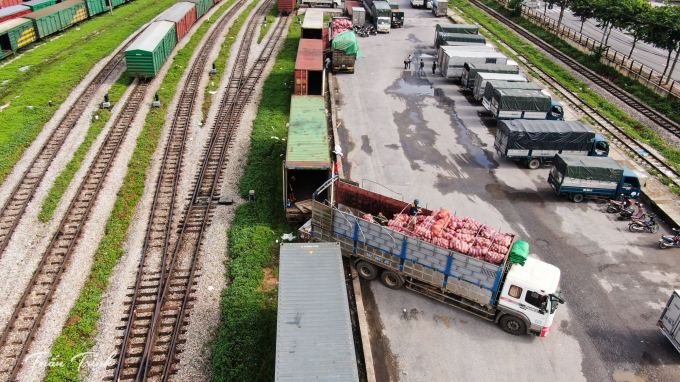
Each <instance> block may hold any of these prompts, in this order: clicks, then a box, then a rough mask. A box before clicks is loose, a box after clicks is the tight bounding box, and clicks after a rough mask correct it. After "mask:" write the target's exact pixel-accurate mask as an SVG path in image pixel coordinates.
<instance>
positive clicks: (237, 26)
mask: <svg viewBox="0 0 680 382" xmlns="http://www.w3.org/2000/svg"><path fill="white" fill-rule="evenodd" d="M259 2H260V0H255V1H253V2H252V3H250V4H248V6H247V7H246V9H245V10H244V11H243V12H241V14H240V15H239V17H238V18H237V19H236V20H234V22H233V23H232V24H231V27H230V28H229V30H228V31H227V37H226V39H225V40H224V43H222V48H220V53H219V56H218V59H217V60H215V68H217V75H215V76H212V77H210V82H209V83H208V86H207V87H206V88H205V93H204V96H203V105H201V112H202V113H203V121H204V123H207V122H208V121H206V119H207V118H208V112H209V111H210V105H211V104H212V101H213V96H214V95H215V94H217V89H218V88H219V86H220V82H221V81H222V76H224V71H225V70H227V61H229V52H230V51H231V46H232V45H234V42H235V41H236V37H238V32H239V31H240V30H241V26H243V23H245V22H246V19H247V18H248V15H249V14H250V12H251V11H252V10H253V8H255V6H256V5H257V4H258V3H259ZM210 92H213V93H210Z"/></svg>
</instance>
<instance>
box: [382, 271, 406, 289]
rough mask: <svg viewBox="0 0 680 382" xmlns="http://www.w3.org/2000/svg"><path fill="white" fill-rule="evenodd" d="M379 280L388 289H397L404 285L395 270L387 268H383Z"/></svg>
mask: <svg viewBox="0 0 680 382" xmlns="http://www.w3.org/2000/svg"><path fill="white" fill-rule="evenodd" d="M380 281H382V283H383V285H384V286H386V287H388V288H390V289H395V290H396V289H399V288H401V287H402V286H404V280H403V279H402V278H401V276H399V275H398V274H397V273H396V272H393V271H389V270H387V269H385V270H383V272H382V275H380Z"/></svg>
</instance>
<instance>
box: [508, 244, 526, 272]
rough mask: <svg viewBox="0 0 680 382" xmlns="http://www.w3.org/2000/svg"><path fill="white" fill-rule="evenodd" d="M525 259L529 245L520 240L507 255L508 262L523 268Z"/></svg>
mask: <svg viewBox="0 0 680 382" xmlns="http://www.w3.org/2000/svg"><path fill="white" fill-rule="evenodd" d="M527 257H529V243H527V242H526V241H521V240H520V241H517V242H515V244H514V245H513V246H512V249H511V250H510V254H509V255H508V261H509V262H511V263H513V264H519V265H521V266H524V263H526V262H527Z"/></svg>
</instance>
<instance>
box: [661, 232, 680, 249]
mask: <svg viewBox="0 0 680 382" xmlns="http://www.w3.org/2000/svg"><path fill="white" fill-rule="evenodd" d="M673 232H675V236H666V235H661V239H660V240H659V248H661V249H666V248H670V247H680V230H679V229H676V228H673Z"/></svg>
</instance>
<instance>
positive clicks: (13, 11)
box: [0, 5, 31, 22]
mask: <svg viewBox="0 0 680 382" xmlns="http://www.w3.org/2000/svg"><path fill="white" fill-rule="evenodd" d="M27 13H31V8H29V7H26V6H23V5H12V6H10V7H7V8H2V9H0V22H2V21H7V20H11V19H16V18H17V17H19V16H21V15H25V14H27Z"/></svg>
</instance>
